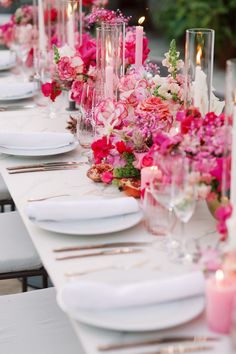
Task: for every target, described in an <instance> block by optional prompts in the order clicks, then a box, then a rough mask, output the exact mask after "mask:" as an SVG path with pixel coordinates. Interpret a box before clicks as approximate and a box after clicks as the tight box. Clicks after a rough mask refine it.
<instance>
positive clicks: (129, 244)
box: [53, 242, 151, 253]
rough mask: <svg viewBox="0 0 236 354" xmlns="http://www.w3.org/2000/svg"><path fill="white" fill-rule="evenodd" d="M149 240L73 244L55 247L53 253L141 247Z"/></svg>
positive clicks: (148, 243)
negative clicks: (85, 244)
mask: <svg viewBox="0 0 236 354" xmlns="http://www.w3.org/2000/svg"><path fill="white" fill-rule="evenodd" d="M150 245H151V243H150V242H111V243H100V244H96V245H87V246H74V247H64V248H56V249H54V250H53V252H55V253H59V252H70V251H84V250H93V249H99V248H115V247H135V246H136V247H143V246H150Z"/></svg>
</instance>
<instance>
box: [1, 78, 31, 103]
mask: <svg viewBox="0 0 236 354" xmlns="http://www.w3.org/2000/svg"><path fill="white" fill-rule="evenodd" d="M35 89H36V86H35V83H34V82H14V83H13V82H12V83H4V84H3V83H0V99H1V100H4V99H7V98H12V99H14V98H17V97H21V96H24V95H27V94H30V93H33V92H34V91H35Z"/></svg>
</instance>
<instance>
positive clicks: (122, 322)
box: [57, 296, 205, 332]
mask: <svg viewBox="0 0 236 354" xmlns="http://www.w3.org/2000/svg"><path fill="white" fill-rule="evenodd" d="M57 301H58V304H59V306H60V307H61V308H62V310H63V311H64V312H66V313H67V314H68V315H69V316H70V317H72V318H73V319H75V320H77V321H79V322H82V323H85V324H88V325H92V326H96V327H99V328H104V329H110V330H115V331H127V332H133V331H134V332H144V331H156V330H162V329H166V328H171V327H175V326H179V325H181V324H183V323H186V322H188V321H191V320H192V319H193V318H195V317H197V316H198V315H199V314H201V313H202V312H203V310H204V307H205V298H204V296H194V297H189V298H186V299H182V300H178V301H170V302H165V303H161V304H156V305H151V306H140V307H133V308H130V307H129V308H120V309H115V310H104V311H102V310H100V311H99V310H98V311H95V310H94V309H93V310H90V311H89V310H82V309H80V310H78V311H73V312H72V311H71V310H70V309H68V308H67V305H66V304H64V303H63V302H62V298H61V297H60V296H58V297H57Z"/></svg>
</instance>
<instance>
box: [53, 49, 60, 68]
mask: <svg viewBox="0 0 236 354" xmlns="http://www.w3.org/2000/svg"><path fill="white" fill-rule="evenodd" d="M53 53H54V61H55V63H56V64H57V63H58V62H59V60H60V54H59V50H58V48H57V47H56V46H55V45H54V46H53Z"/></svg>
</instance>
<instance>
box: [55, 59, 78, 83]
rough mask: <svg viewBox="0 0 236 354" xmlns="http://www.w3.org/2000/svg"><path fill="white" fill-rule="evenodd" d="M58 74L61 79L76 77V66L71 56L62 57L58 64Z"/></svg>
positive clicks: (68, 79) (69, 79) (73, 78)
mask: <svg viewBox="0 0 236 354" xmlns="http://www.w3.org/2000/svg"><path fill="white" fill-rule="evenodd" d="M57 68H58V74H59V78H60V79H61V80H67V81H72V80H75V79H76V74H77V72H76V67H75V66H74V65H73V64H72V61H71V58H69V57H62V58H60V60H59V62H58V64H57Z"/></svg>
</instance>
